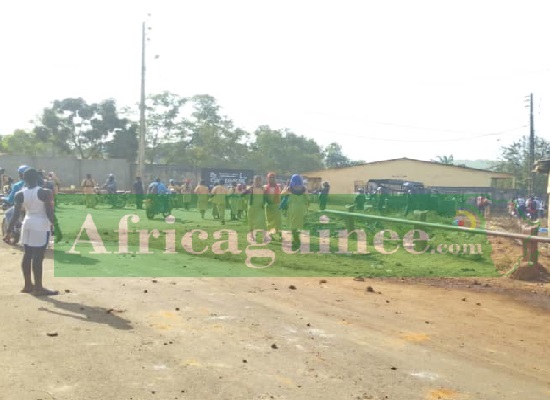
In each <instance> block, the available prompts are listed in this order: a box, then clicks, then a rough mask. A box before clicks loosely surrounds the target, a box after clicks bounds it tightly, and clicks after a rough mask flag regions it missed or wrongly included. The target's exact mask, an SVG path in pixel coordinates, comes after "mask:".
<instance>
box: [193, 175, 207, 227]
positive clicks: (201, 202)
mask: <svg viewBox="0 0 550 400" xmlns="http://www.w3.org/2000/svg"><path fill="white" fill-rule="evenodd" d="M195 194H196V195H197V208H198V209H199V212H200V213H201V218H202V219H204V214H205V213H206V210H208V186H206V181H204V180H201V181H200V184H199V185H198V186H197V187H196V188H195Z"/></svg>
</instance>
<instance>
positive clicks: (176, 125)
mask: <svg viewBox="0 0 550 400" xmlns="http://www.w3.org/2000/svg"><path fill="white" fill-rule="evenodd" d="M187 101H188V99H187V98H184V97H181V96H179V95H177V94H174V93H171V92H167V91H165V92H162V93H159V94H154V95H151V96H149V97H148V98H147V133H146V139H145V140H146V142H147V149H146V153H145V156H146V159H147V160H149V162H151V163H154V162H159V161H164V160H162V158H173V157H174V154H173V152H170V151H169V150H170V149H171V148H172V146H170V145H171V144H176V143H177V144H179V146H177V147H178V149H179V150H181V147H182V146H181V144H182V143H184V142H185V140H186V138H187V131H186V127H187V126H188V121H187V120H186V118H185V117H184V116H183V111H182V108H183V106H184V105H185V103H186V102H187ZM166 144H170V145H168V146H165V145H166ZM166 150H168V152H166Z"/></svg>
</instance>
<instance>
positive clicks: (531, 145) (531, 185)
mask: <svg viewBox="0 0 550 400" xmlns="http://www.w3.org/2000/svg"><path fill="white" fill-rule="evenodd" d="M534 165H535V126H534V123H533V93H531V95H530V96H529V173H530V179H529V196H533V195H534V193H533V192H534V189H535V172H534Z"/></svg>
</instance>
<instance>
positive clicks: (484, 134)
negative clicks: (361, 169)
mask: <svg viewBox="0 0 550 400" xmlns="http://www.w3.org/2000/svg"><path fill="white" fill-rule="evenodd" d="M526 127H527V125H522V126H519V127H516V128H511V129H506V130H503V131H499V132H489V133H482V134H479V135H475V136H470V137H458V138H446V139H426V140H408V139H391V138H379V137H366V136H364V135H357V134H352V133H341V132H335V131H329V130H326V129H316V130H317V131H322V132H325V133H329V134H334V135H341V136H350V137H356V138H360V139H365V140H373V141H379V142H399V143H439V142H466V141H469V140H472V139H479V138H483V137H487V136H498V135H503V134H505V133H509V132H513V131H516V130H518V129H522V128H526Z"/></svg>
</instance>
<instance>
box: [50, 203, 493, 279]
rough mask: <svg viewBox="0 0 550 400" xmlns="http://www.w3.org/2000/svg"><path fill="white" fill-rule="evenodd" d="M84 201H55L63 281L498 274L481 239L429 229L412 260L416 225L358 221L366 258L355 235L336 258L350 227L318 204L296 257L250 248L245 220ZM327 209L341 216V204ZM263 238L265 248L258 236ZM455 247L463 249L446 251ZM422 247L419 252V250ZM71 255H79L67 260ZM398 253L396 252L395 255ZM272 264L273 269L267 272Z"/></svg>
mask: <svg viewBox="0 0 550 400" xmlns="http://www.w3.org/2000/svg"><path fill="white" fill-rule="evenodd" d="M82 199H83V197H75V196H74V195H73V196H70V197H69V196H67V197H65V198H64V197H63V195H60V196H58V198H57V200H56V201H57V205H58V207H57V217H58V220H59V223H60V226H61V229H62V231H63V235H64V238H63V240H62V242H61V243H58V244H56V245H55V250H54V266H55V276H58V277H105V276H110V277H126V276H132V277H162V276H164V277H183V276H188V277H190V276H193V277H196V276H205V277H207V276H208V277H232V276H235V277H237V276H239V277H256V276H317V277H331V276H358V275H362V276H365V277H459V276H469V277H485V276H498V273H497V271H496V270H495V267H494V265H493V262H492V261H491V246H490V243H489V242H488V240H487V237H485V236H484V235H473V234H469V233H466V232H451V231H444V230H434V229H430V230H429V231H428V230H427V231H426V233H427V234H428V235H429V238H430V240H429V242H428V245H429V246H430V248H429V250H428V251H426V252H424V253H423V254H411V253H410V251H411V250H413V249H411V248H408V250H407V249H405V248H404V246H403V241H402V240H403V237H404V236H405V234H406V233H407V232H409V231H410V230H411V229H412V228H413V226H412V222H411V224H408V223H407V224H404V223H402V224H398V223H380V222H377V223H373V222H370V223H369V222H361V221H358V222H357V223H356V226H355V229H358V230H360V231H361V232H364V233H365V234H366V238H367V239H366V242H364V243H363V246H365V245H366V250H367V254H353V252H356V250H357V249H358V241H357V240H356V235H351V236H350V237H349V240H348V246H349V252H350V253H349V254H339V253H338V251H339V247H338V244H339V243H338V234H339V232H340V231H341V230H343V229H345V223H344V221H343V220H341V219H338V218H331V219H330V221H329V222H328V223H321V222H319V217H320V216H321V215H322V214H321V213H320V212H318V211H317V205H316V204H312V205H311V207H310V208H311V211H310V213H309V214H308V216H307V227H306V229H308V230H309V231H310V235H309V240H310V248H309V253H308V254H303V253H304V252H303V251H301V252H299V253H296V254H287V252H285V251H283V248H282V244H281V242H280V241H272V242H271V243H269V244H267V245H251V244H250V243H249V242H248V241H247V233H248V226H247V224H246V222H243V221H227V223H226V225H224V226H221V224H220V222H219V221H218V220H214V219H213V218H212V216H211V212H208V213H207V217H206V219H205V220H202V219H201V217H200V214H199V212H198V211H197V210H196V209H193V210H191V211H184V210H174V211H173V212H172V215H173V216H174V217H175V222H174V223H173V224H169V223H167V222H166V221H164V219H163V217H162V216H160V215H159V216H157V217H156V218H155V219H154V220H148V219H147V218H146V216H145V211H144V210H135V208H134V207H132V206H131V205H128V206H127V207H126V208H124V209H112V208H110V207H109V206H107V205H105V204H100V205H98V206H97V208H96V209H86V208H85V207H84V205H82V203H83V201H82ZM330 208H334V209H339V210H343V209H344V206H343V205H339V206H331V207H330ZM133 214H135V215H138V216H139V222H137V223H132V222H131V221H129V223H128V235H127V243H128V245H127V249H126V248H125V246H124V245H122V247H121V240H120V237H119V234H118V233H117V232H116V231H117V230H118V229H119V223H120V221H121V219H122V218H123V217H124V216H130V215H133ZM392 216H397V215H392ZM87 218H88V219H89V220H88V221H89V222H93V224H91V225H90V226H89V228H90V227H91V228H97V235H98V237H96V243H95V245H96V249H94V247H93V246H92V244H90V243H89V242H88V243H86V241H89V240H90V237H89V235H88V234H87V233H89V232H86V230H85V229H82V227H83V225H84V222H85V221H86V219H87ZM228 219H229V213H228V215H227V217H226V220H228ZM452 220H453V218H443V217H439V216H437V215H435V214H430V215H429V216H428V221H429V222H439V223H446V224H449V225H450V224H451V222H452ZM154 229H157V230H158V231H159V233H160V235H159V237H158V238H153V237H151V238H149V240H148V248H149V253H151V254H144V253H145V251H144V249H143V248H141V249H140V243H142V244H143V243H145V242H146V240H144V238H142V240H141V241H140V233H138V231H139V230H142V231H143V230H146V231H148V232H151V231H152V230H154ZM283 229H284V218H283ZM81 230H82V231H83V232H82V235H81V236H80V242H77V241H76V239H77V237H78V235H79V233H80V231H81ZM192 230H202V231H204V232H206V234H207V236H208V237H207V238H202V237H201V238H199V236H198V233H196V234H195V235H193V236H191V234H190V232H191V231H192ZM222 230H225V231H222ZM319 230H329V231H330V232H329V234H330V241H329V243H328V244H325V245H324V246H323V245H321V246H322V247H323V248H324V251H323V253H322V254H319V250H320V241H319V232H318V231H319ZM384 230H392V231H394V232H395V234H396V235H397V236H398V237H399V240H398V241H396V242H386V243H385V244H384V246H383V247H380V246H378V247H376V246H375V244H374V243H373V239H374V237H375V235H376V234H377V233H379V232H381V231H384ZM164 231H168V233H165V232H164ZM170 231H171V232H170ZM90 232H93V230H92V231H90ZM216 232H217V234H216ZM203 234H204V233H203ZM142 235H143V234H142ZM216 235H218V236H216ZM386 235H389V234H386ZM92 236H93V235H92ZM184 237H185V238H186V241H185V243H186V244H191V245H192V247H193V249H194V250H193V251H195V252H198V251H202V250H204V252H203V253H202V254H191V253H190V251H189V248H187V249H185V248H184V247H183V246H182V244H181V241H182V238H184ZM386 237H389V236H386ZM98 239H99V240H98ZM203 239H204V240H203ZM258 240H260V242H261V238H260V237H258ZM326 241H327V240H326V239H325V242H326ZM167 242H168V250H169V251H170V250H172V249H171V247H173V249H174V250H175V252H168V253H166V249H167ZM75 243H76V245H75ZM172 243H173V244H172ZM101 245H103V246H104V250H106V251H107V252H109V253H110V254H93V251H94V250H97V249H98V248H99V249H100V250H101V248H100V246H101ZM439 245H442V246H447V248H450V249H451V250H460V251H456V252H455V253H456V254H450V252H449V251H448V250H447V251H446V254H440V253H439V252H438V251H437V248H438V246H439ZM450 245H458V246H452V247H449V246H450ZM464 245H467V246H464ZM98 246H99V247H98ZM328 246H330V247H328ZM422 248H423V247H422V246H421V247H420V248H419V247H418V246H417V250H418V249H422ZM444 248H445V247H443V249H444ZM71 250H73V252H78V253H80V254H70V251H71ZM121 250H122V251H121ZM393 250H395V252H392V251H393ZM472 250H475V253H476V254H471V252H472ZM465 251H466V253H467V254H466V253H465ZM117 252H118V253H119V254H117ZM261 252H263V254H262V253H261ZM383 252H392V254H383ZM266 256H267V257H266ZM247 259H248V261H247ZM270 263H271V265H270V266H269V267H265V266H267V265H268V264H270ZM251 266H254V267H257V268H252V267H251ZM264 267H265V268H264Z"/></svg>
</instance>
